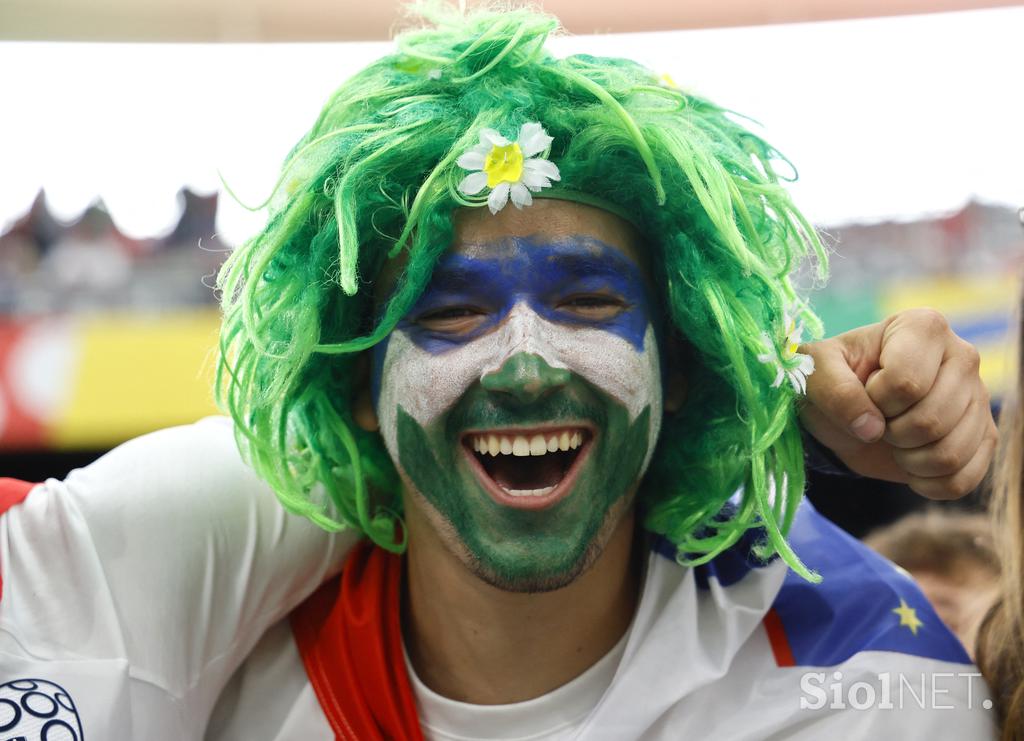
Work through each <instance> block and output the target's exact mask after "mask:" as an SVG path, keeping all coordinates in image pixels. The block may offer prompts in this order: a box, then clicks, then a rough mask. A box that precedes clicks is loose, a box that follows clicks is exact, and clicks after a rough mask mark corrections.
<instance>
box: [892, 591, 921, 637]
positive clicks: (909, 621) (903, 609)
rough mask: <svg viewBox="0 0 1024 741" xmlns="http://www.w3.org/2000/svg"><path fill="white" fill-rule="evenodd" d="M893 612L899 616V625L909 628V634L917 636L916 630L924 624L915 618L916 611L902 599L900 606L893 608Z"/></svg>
mask: <svg viewBox="0 0 1024 741" xmlns="http://www.w3.org/2000/svg"><path fill="white" fill-rule="evenodd" d="M893 612H895V613H896V614H897V615H899V616H900V625H905V626H907V627H908V628H910V632H911V633H913V634H914V635H917V629H918V628H920V627H921V626H922V625H924V623H922V622H921V620H920V619H919V618H918V617H917V610H915V609H914V608H913V607H911V606H910V605H908V604H907V603H906V602H905V601H904V600H903V598H902V597H901V598H900V606H899V607H894V608H893Z"/></svg>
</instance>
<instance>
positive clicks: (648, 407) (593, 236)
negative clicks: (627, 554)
mask: <svg viewBox="0 0 1024 741" xmlns="http://www.w3.org/2000/svg"><path fill="white" fill-rule="evenodd" d="M460 216H461V218H460V219H457V221H456V223H457V227H456V243H457V245H458V247H457V248H456V249H454V250H452V251H450V252H449V253H447V254H446V255H445V256H444V257H442V258H441V260H440V261H439V262H438V265H437V267H436V268H435V269H434V273H433V276H432V279H431V283H430V286H429V287H428V288H427V290H426V291H425V292H424V293H423V295H422V296H421V297H420V299H419V301H418V302H417V303H416V305H415V306H414V307H413V308H412V310H411V311H410V312H409V314H408V315H407V316H406V317H405V318H404V319H403V320H402V321H401V322H399V324H398V326H397V327H396V329H395V331H394V332H393V333H392V334H391V335H390V336H389V338H388V339H387V340H386V341H385V342H383V343H381V344H380V345H378V346H377V347H376V348H375V352H376V353H377V356H378V357H379V358H380V360H379V361H378V362H376V363H375V364H374V365H375V367H376V368H378V369H379V370H378V371H377V372H376V374H375V378H374V380H375V385H378V384H379V386H380V392H379V395H378V399H377V404H376V408H377V410H378V414H379V416H380V430H381V433H382V435H383V437H384V440H385V442H386V444H387V447H388V450H389V452H390V454H391V457H392V459H394V460H395V461H397V463H398V468H399V471H400V472H401V474H402V478H403V483H404V484H405V489H406V491H407V492H408V495H407V498H406V500H405V501H406V512H407V518H406V522H407V524H409V523H410V519H409V514H411V513H410V509H411V507H410V499H412V500H414V502H413V503H412V508H414V509H415V510H416V511H417V515H420V514H422V516H423V517H424V518H425V520H426V523H425V525H424V527H425V528H427V529H428V530H432V531H435V532H440V533H451V535H452V536H453V537H452V542H450V543H449V544H448V548H450V549H452V550H453V551H454V552H455V553H456V554H457V555H458V558H459V559H460V561H461V562H462V564H463V565H465V566H467V567H469V568H470V569H471V570H472V571H473V573H474V574H475V575H476V576H478V577H479V578H481V579H483V580H485V581H486V582H488V583H489V584H492V585H494V586H496V587H499V588H502V589H507V590H510V591H516V592H535V591H548V590H552V589H558V588H561V587H564V586H566V585H567V584H569V583H571V582H572V581H573V580H574V579H575V578H576V577H577V576H579V574H580V573H582V572H583V571H584V570H585V569H586V568H587V567H588V566H590V565H591V564H592V563H593V561H594V559H595V558H596V557H597V556H598V555H599V554H600V552H601V550H602V549H603V546H604V543H605V542H606V541H607V540H608V538H609V537H610V535H611V533H612V531H613V530H614V528H615V527H616V526H617V525H618V524H619V523H620V521H621V520H622V519H623V516H624V514H625V512H626V510H627V509H628V508H629V506H630V505H631V500H632V494H633V493H634V492H635V489H636V484H637V482H638V481H639V479H640V477H641V476H642V474H643V472H644V470H645V469H646V467H647V463H648V461H649V460H650V456H651V455H652V453H653V450H654V446H655V443H656V441H657V437H658V431H659V429H660V425H661V416H662V409H661V407H662V390H661V373H662V370H661V363H660V361H659V353H658V343H657V340H656V338H655V334H656V333H655V328H654V324H653V322H654V320H655V317H654V314H653V312H652V303H653V302H652V300H651V298H650V296H649V288H648V286H649V279H648V278H646V277H645V276H644V274H643V269H642V268H641V266H640V264H639V262H638V260H639V257H640V249H641V247H640V241H639V238H638V236H637V235H636V234H635V232H634V230H633V228H632V227H631V226H630V225H629V224H627V223H625V222H623V221H622V220H621V219H619V218H618V217H616V216H614V215H612V214H610V213H608V212H605V211H600V210H598V209H595V208H593V207H589V206H582V205H577V204H573V203H571V202H558V201H551V200H544V201H538V203H537V204H535V207H532V208H531V209H529V210H523V211H521V212H520V211H514V210H512V209H508V210H506V211H503V212H501V213H500V214H498V215H497V216H492V215H490V214H489V213H487V212H485V211H468V212H466V213H464V214H461V215H460ZM413 527H414V526H412V525H410V528H413ZM417 532H418V531H417V530H415V529H411V531H410V535H411V536H412V537H415V534H416V533H417Z"/></svg>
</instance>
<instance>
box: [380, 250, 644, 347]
mask: <svg viewBox="0 0 1024 741" xmlns="http://www.w3.org/2000/svg"><path fill="white" fill-rule="evenodd" d="M472 252H473V256H468V255H464V254H458V253H450V254H447V255H445V256H444V257H442V258H441V260H440V261H439V262H438V264H437V266H436V267H435V268H434V273H433V276H432V278H431V281H430V285H429V286H428V287H427V290H426V291H425V292H424V294H423V295H422V296H421V297H420V299H419V301H418V302H417V303H416V305H415V306H414V307H413V308H412V310H411V311H410V312H409V314H408V315H407V316H406V317H405V318H404V319H403V320H402V321H401V322H399V324H398V329H400V330H402V331H403V332H405V333H406V335H407V336H408V337H409V338H410V339H411V340H412V341H413V342H414V343H415V344H416V345H417V346H419V347H420V348H422V349H424V350H427V351H428V352H430V353H434V354H436V353H441V352H445V351H446V350H449V349H453V348H454V347H457V346H460V345H463V344H465V343H467V342H471V341H473V340H474V339H476V338H477V337H479V336H480V335H482V334H484V333H486V332H488V331H490V330H491V329H493V328H494V327H495V326H497V325H498V324H500V323H501V322H502V321H503V320H504V319H505V317H506V316H507V315H508V313H509V312H510V311H511V310H512V307H513V306H515V305H516V304H517V303H521V302H524V303H526V304H527V305H528V306H529V307H530V308H531V309H532V310H533V311H535V312H536V313H537V314H538V315H539V316H541V317H543V318H544V319H546V320H547V321H549V322H553V323H557V324H566V325H575V326H586V327H592V328H596V329H602V330H605V331H607V332H610V333H612V334H614V335H617V336H619V337H622V338H623V339H625V340H626V341H628V342H629V343H630V344H631V345H632V346H633V347H634V348H635V349H636V351H637V352H641V351H642V350H643V345H644V333H645V332H646V330H647V325H648V324H649V323H650V321H651V318H650V301H649V299H648V295H647V286H646V284H645V282H644V278H643V275H642V274H641V272H640V268H639V266H637V264H636V263H635V262H634V261H633V260H631V259H629V258H628V257H626V256H625V255H624V254H623V253H622V252H620V251H619V250H617V249H616V248H614V247H612V246H610V245H607V244H605V243H603V242H600V241H598V240H595V239H593V238H590V237H586V238H570V239H566V240H564V241H559V242H550V241H547V240H544V241H541V240H533V239H528V238H523V237H517V238H510V239H508V240H503V241H502V242H500V243H489V244H486V245H473V247H472ZM594 296H597V297H607V298H608V299H610V300H613V301H615V302H617V303H620V304H621V309H620V310H619V311H618V312H617V313H615V315H614V316H611V317H609V318H605V319H595V318H590V317H586V316H581V313H580V312H578V311H574V310H573V307H572V305H571V302H572V301H573V300H575V299H577V298H582V299H586V298H587V297H594ZM460 308H465V309H467V310H470V311H472V312H473V313H474V314H478V315H480V317H481V320H480V321H479V323H478V325H477V326H476V327H475V328H474V329H473V330H472V331H470V332H460V333H449V332H443V331H437V330H433V329H428V328H426V327H424V326H423V325H422V324H420V323H419V321H420V320H421V319H422V318H424V317H427V316H429V315H430V314H433V313H436V312H438V311H444V310H446V309H460Z"/></svg>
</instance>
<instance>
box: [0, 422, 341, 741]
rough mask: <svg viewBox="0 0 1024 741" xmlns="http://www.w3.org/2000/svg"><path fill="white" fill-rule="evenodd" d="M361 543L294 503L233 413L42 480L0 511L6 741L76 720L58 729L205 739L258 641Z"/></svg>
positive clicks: (0, 655) (0, 725) (102, 735)
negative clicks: (323, 525)
mask: <svg viewBox="0 0 1024 741" xmlns="http://www.w3.org/2000/svg"><path fill="white" fill-rule="evenodd" d="M356 539H357V538H356V536H355V535H354V534H352V533H347V534H342V535H339V536H330V535H328V534H327V533H325V532H324V531H323V530H321V529H320V528H318V527H316V526H315V525H313V524H312V523H310V522H309V521H308V520H306V519H305V518H302V517H296V516H293V515H290V514H288V513H287V512H285V510H284V509H283V508H282V507H281V505H280V503H279V502H278V501H277V498H276V497H275V496H274V494H273V492H272V491H270V489H269V488H268V487H267V485H266V484H264V483H263V482H262V481H261V480H259V479H258V478H257V477H256V476H255V475H254V474H253V472H252V471H251V470H250V469H249V468H248V467H247V466H245V465H244V464H243V463H242V462H241V460H240V458H239V455H238V452H237V449H236V446H235V443H234V439H233V436H232V429H231V424H230V422H229V421H228V420H227V419H224V418H210V419H206V420H203V421H201V422H199V423H197V424H194V425H189V426H186V427H178V428H173V429H168V430H163V431H160V432H156V433H153V434H151V435H146V436H143V437H141V438H138V439H136V440H133V441H131V442H128V443H126V444H124V445H122V446H120V447H118V448H117V449H116V450H114V451H112V452H111V453H109V454H107V455H106V456H104V457H103V458H101V459H100V460H98V461H96V462H95V463H93V464H92V465H90V466H87V467H86V468H83V469H80V470H76V471H74V472H72V473H71V475H69V476H68V478H67V479H66V480H65V481H56V480H53V479H51V480H48V481H46V482H45V483H43V484H40V485H38V486H36V487H35V488H34V489H33V490H32V491H31V492H30V493H29V494H28V496H27V497H26V498H25V500H24V501H23V502H22V503H21V504H18V505H16V506H14V507H12V508H11V509H10V510H9V511H7V512H6V514H4V515H3V516H2V517H0V578H2V588H3V592H2V597H0V729H4V730H0V739H4V741H6V740H7V739H8V738H14V737H17V736H19V735H26V736H27V737H29V738H32V736H31V733H39V732H41V729H42V728H43V726H45V725H46V723H47V722H50V721H53V720H61V722H64V723H67V724H68V726H69V727H70V728H71V730H70V731H69V730H67V729H66V728H64V726H59V729H60V732H61V733H64V734H65V735H64V736H59V735H58V736H54V739H56V738H72V737H73V736H71V735H67V734H69V733H74V735H75V736H80V735H81V733H80V731H81V732H84V735H85V737H86V738H87V739H90V741H123V740H126V739H139V741H142V740H143V739H144V740H145V741H163V740H164V739H166V740H167V741H182V739H196V738H201V737H202V735H203V733H204V731H205V729H206V725H207V720H208V718H209V715H210V712H211V709H212V707H213V705H214V703H215V701H216V699H217V697H218V696H219V695H220V693H221V690H222V689H223V687H224V685H225V684H226V683H227V681H228V679H229V678H230V677H231V675H232V674H233V673H234V672H235V670H236V669H237V668H238V666H239V665H240V664H241V663H242V662H243V660H244V659H245V658H246V656H248V654H249V653H250V651H251V650H252V648H253V646H254V645H255V644H256V642H257V641H258V640H259V639H260V637H261V636H262V635H263V634H264V633H265V632H266V630H267V628H268V627H270V626H272V625H274V624H276V623H277V622H278V621H280V620H281V618H282V617H283V616H285V615H286V614H287V613H288V611H289V610H290V609H291V608H292V607H293V606H294V605H295V604H297V603H298V602H300V601H301V600H302V599H304V598H305V597H306V595H308V594H309V593H310V592H312V591H313V590H314V589H315V588H316V587H317V586H318V585H319V584H320V583H321V582H322V581H323V580H324V579H326V578H328V577H330V576H332V575H333V574H335V573H337V571H338V569H339V567H340V565H341V561H342V559H343V557H344V554H345V553H346V552H347V551H348V549H349V547H350V546H351V545H352V543H354V542H355V541H356ZM32 680H39V682H37V683H36V684H38V685H39V686H38V687H36V688H35V689H32V688H30V684H31V683H32ZM11 682H14V683H15V684H14V685H13V686H11V685H10V683H11ZM18 682H20V684H19V683H18ZM40 682H41V684H40ZM33 693H36V694H33ZM26 695H27V696H28V698H29V699H28V700H27V702H28V704H29V707H30V708H33V707H34V706H33V703H38V705H39V707H38V708H36V709H37V710H39V711H41V712H42V713H43V716H46V715H47V714H48V713H49V711H50V705H51V704H52V703H51V702H50V701H48V700H46V699H45V698H44V697H40V695H43V696H46V697H49V698H50V700H53V699H54V698H56V699H57V700H58V701H59V702H60V708H59V712H58V713H57V715H55V716H53V717H39V716H35V715H33V714H32V712H31V711H30V710H27V709H25V708H24V707H20V703H21V702H22V700H24V699H25V696H26ZM10 703H13V705H12V704H10ZM65 705H73V708H74V709H73V710H71V709H69V708H67V707H64V706H65ZM15 706H19V707H20V709H15ZM15 713H20V720H19V721H18V722H17V723H15V724H13V725H12V726H11V728H7V729H5V725H9V724H10V723H11V720H12V719H13V717H14V715H15ZM74 716H77V719H76V718H75V717H74ZM54 732H56V731H54Z"/></svg>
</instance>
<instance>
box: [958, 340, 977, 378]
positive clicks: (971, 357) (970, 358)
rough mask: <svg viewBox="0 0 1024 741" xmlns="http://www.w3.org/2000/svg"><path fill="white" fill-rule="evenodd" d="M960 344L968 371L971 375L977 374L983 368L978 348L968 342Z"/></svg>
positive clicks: (963, 341)
mask: <svg viewBox="0 0 1024 741" xmlns="http://www.w3.org/2000/svg"><path fill="white" fill-rule="evenodd" d="M959 344H960V351H961V353H963V357H964V363H965V364H966V366H967V369H968V370H969V371H970V372H971V373H977V372H978V370H979V369H980V368H981V353H980V352H978V348H976V347H975V346H974V345H972V344H971V343H970V342H967V341H966V340H960V342H959Z"/></svg>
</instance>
